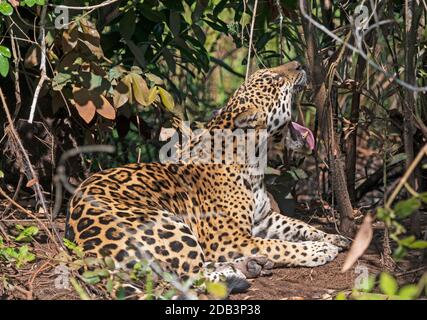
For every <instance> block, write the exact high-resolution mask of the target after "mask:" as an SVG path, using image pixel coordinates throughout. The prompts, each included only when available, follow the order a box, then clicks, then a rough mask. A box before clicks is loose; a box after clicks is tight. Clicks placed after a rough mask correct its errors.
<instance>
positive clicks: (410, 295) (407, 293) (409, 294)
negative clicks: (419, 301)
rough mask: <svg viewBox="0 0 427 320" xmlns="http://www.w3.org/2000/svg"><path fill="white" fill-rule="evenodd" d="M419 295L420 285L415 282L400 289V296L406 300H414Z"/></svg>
mask: <svg viewBox="0 0 427 320" xmlns="http://www.w3.org/2000/svg"><path fill="white" fill-rule="evenodd" d="M417 296H418V286H416V285H415V284H408V285H406V286H404V287H402V288H400V290H399V297H400V298H402V299H405V300H412V299H415V298H417Z"/></svg>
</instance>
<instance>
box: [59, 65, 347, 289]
mask: <svg viewBox="0 0 427 320" xmlns="http://www.w3.org/2000/svg"><path fill="white" fill-rule="evenodd" d="M306 82H307V77H306V72H305V71H304V70H303V67H302V65H301V64H300V63H298V62H296V61H293V62H289V63H287V64H284V65H281V66H278V67H274V68H269V69H262V70H258V71H256V72H255V73H254V74H253V75H252V76H250V77H249V78H248V79H247V81H245V82H244V83H243V84H242V85H241V86H240V87H239V88H238V89H237V90H236V91H235V93H234V94H233V96H232V97H231V98H230V99H229V101H228V103H227V104H226V105H225V106H224V107H223V108H222V109H221V110H220V111H219V112H218V113H217V114H216V115H215V116H214V117H213V118H212V119H211V120H210V121H209V122H208V123H207V125H206V129H207V130H208V131H209V132H214V131H215V129H230V130H231V131H233V132H234V131H235V130H237V129H240V130H244V131H245V130H246V131H247V130H255V131H256V132H257V131H261V130H264V132H266V133H267V135H268V137H270V138H274V137H276V136H279V137H281V136H282V133H283V132H286V130H288V129H292V126H290V123H291V108H292V105H293V97H294V96H295V94H296V93H297V92H299V91H300V90H301V89H302V88H303V87H304V86H305V85H306ZM276 140H277V139H273V140H271V139H270V140H269V141H270V144H271V141H273V142H274V141H276ZM279 140H280V139H279ZM197 143H198V142H197V139H196V140H195V142H193V146H194V145H197ZM201 150H204V151H206V148H201ZM258 151H259V150H258ZM263 178H264V175H263V173H262V172H261V173H260V172H259V170H258V171H257V173H256V174H254V171H253V168H252V167H251V165H250V164H244V163H243V164H242V163H231V164H230V163H224V162H220V163H218V162H214V161H211V162H209V161H203V162H197V161H187V160H182V159H181V160H179V161H168V162H156V163H133V164H128V165H124V166H122V167H119V168H113V169H108V170H104V171H101V172H98V173H95V174H93V175H92V176H91V177H89V178H88V179H87V180H86V181H84V182H83V183H82V184H81V185H80V186H79V187H78V189H77V190H76V192H75V194H74V196H73V197H72V199H71V200H70V205H69V215H68V218H67V231H66V237H67V238H68V239H70V240H72V241H74V242H75V243H76V244H77V245H79V246H80V247H82V248H83V250H84V251H85V252H87V253H88V254H94V255H96V256H98V257H106V256H109V257H111V258H113V260H114V261H115V263H116V264H117V266H120V267H123V268H133V266H134V265H135V264H136V263H137V262H139V261H141V260H144V261H145V260H147V261H151V262H152V263H155V264H156V266H158V267H159V268H160V269H161V270H166V271H168V272H170V273H172V274H175V275H177V276H178V277H199V276H200V275H202V276H204V277H207V278H208V279H210V280H212V281H221V280H224V281H226V282H227V283H228V284H229V285H230V286H232V287H233V286H234V288H235V289H236V290H240V289H242V290H243V289H244V288H247V286H248V284H247V283H248V282H247V281H246V278H250V277H257V276H260V275H264V274H268V273H271V269H272V268H274V267H281V266H305V267H315V266H319V265H322V264H325V263H327V262H329V261H331V260H333V259H334V258H335V257H336V256H337V254H338V252H339V251H340V250H341V249H342V248H346V247H347V246H348V244H349V241H348V240H347V239H346V238H345V237H343V236H341V235H337V234H328V233H325V232H323V231H321V230H318V229H316V228H314V227H312V226H310V225H308V224H306V223H304V222H301V221H299V220H296V219H293V218H290V217H287V216H285V215H283V214H281V213H279V212H274V211H273V210H272V209H271V205H270V200H269V198H268V194H267V191H266V187H265V183H264V179H263Z"/></svg>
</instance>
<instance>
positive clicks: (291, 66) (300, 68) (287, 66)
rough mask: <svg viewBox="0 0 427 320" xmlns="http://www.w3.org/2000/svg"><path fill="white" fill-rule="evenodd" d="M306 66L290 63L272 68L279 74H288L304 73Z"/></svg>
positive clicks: (295, 62)
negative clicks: (291, 72) (293, 72)
mask: <svg viewBox="0 0 427 320" xmlns="http://www.w3.org/2000/svg"><path fill="white" fill-rule="evenodd" d="M303 70H304V66H303V65H302V64H301V62H299V61H290V62H288V63H285V64H283V65H281V66H278V67H275V68H272V71H274V72H277V73H279V74H286V73H288V72H289V71H303Z"/></svg>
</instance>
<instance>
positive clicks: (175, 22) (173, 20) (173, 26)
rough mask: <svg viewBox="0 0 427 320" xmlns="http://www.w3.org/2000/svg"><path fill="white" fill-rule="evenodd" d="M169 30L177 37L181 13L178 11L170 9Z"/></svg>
mask: <svg viewBox="0 0 427 320" xmlns="http://www.w3.org/2000/svg"><path fill="white" fill-rule="evenodd" d="M169 25H170V30H171V32H172V34H173V36H174V37H179V32H180V31H181V15H180V14H179V12H176V11H171V13H170V16H169Z"/></svg>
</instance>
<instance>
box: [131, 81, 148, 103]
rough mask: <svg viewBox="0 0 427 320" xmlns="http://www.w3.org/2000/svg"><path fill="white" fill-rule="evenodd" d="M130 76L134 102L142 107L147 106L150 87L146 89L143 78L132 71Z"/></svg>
mask: <svg viewBox="0 0 427 320" xmlns="http://www.w3.org/2000/svg"><path fill="white" fill-rule="evenodd" d="M130 76H131V78H132V91H133V96H134V97H135V100H136V102H138V103H139V104H140V105H142V106H144V107H146V106H148V105H149V103H148V96H149V94H150V89H148V86H147V83H146V82H145V80H144V78H143V77H141V76H140V75H139V74H135V73H132V74H131V75H130Z"/></svg>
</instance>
